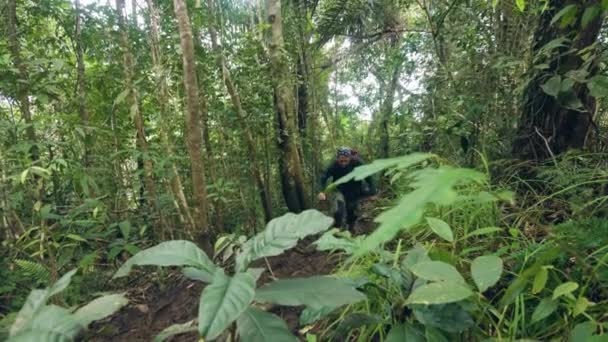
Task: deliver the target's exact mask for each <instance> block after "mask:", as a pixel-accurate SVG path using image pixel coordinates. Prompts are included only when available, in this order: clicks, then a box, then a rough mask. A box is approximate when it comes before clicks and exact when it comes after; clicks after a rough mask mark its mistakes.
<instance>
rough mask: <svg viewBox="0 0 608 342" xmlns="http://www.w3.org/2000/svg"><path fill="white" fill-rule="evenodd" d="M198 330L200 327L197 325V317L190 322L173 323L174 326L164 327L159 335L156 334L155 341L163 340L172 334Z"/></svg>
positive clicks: (160, 341)
mask: <svg viewBox="0 0 608 342" xmlns="http://www.w3.org/2000/svg"><path fill="white" fill-rule="evenodd" d="M197 330H198V328H197V327H196V320H195V319H193V320H191V321H189V322H186V323H182V324H173V325H172V326H170V327H168V328H166V329H164V330H163V331H161V332H160V333H159V334H158V335H156V337H154V342H162V341H164V340H166V339H167V338H169V337H171V336H174V335H179V334H183V333H187V332H192V331H197Z"/></svg>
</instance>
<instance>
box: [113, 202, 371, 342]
mask: <svg viewBox="0 0 608 342" xmlns="http://www.w3.org/2000/svg"><path fill="white" fill-rule="evenodd" d="M331 222H332V220H331V218H329V217H327V216H325V215H323V214H322V213H320V212H318V211H316V210H307V211H304V212H302V213H300V214H297V215H296V214H292V213H288V214H285V215H283V216H281V217H278V218H276V219H274V220H272V221H270V222H269V223H268V225H267V227H266V229H265V230H264V231H262V232H260V233H259V234H258V235H256V236H254V237H252V238H251V239H249V240H248V241H246V242H245V243H244V244H243V245H242V249H241V251H240V253H239V254H238V255H237V257H236V269H237V273H235V274H234V275H227V274H226V273H225V271H224V269H223V268H221V267H219V266H216V265H215V264H213V263H212V261H211V259H209V257H207V255H206V254H205V253H204V252H203V251H202V250H201V249H199V248H198V247H197V246H196V245H194V244H193V243H191V242H188V241H167V242H163V243H160V244H158V245H157V246H154V247H151V248H148V249H146V250H143V251H141V252H139V253H137V254H136V255H134V256H133V257H132V258H131V259H129V260H128V261H127V262H125V263H124V264H123V265H122V266H121V268H120V269H119V270H118V271H117V272H116V274H115V275H114V277H115V278H117V277H123V276H126V275H127V274H128V273H129V271H130V270H131V268H132V267H133V266H134V265H158V266H182V267H183V266H186V267H184V269H183V271H184V273H185V274H186V275H187V276H188V277H190V278H192V279H195V280H200V281H205V282H209V285H207V287H205V289H204V290H203V293H202V294H201V297H200V304H199V314H198V319H197V321H198V331H199V334H200V335H201V336H203V337H204V338H205V339H209V340H212V339H215V338H217V337H219V336H220V335H221V334H222V333H224V331H225V330H226V329H227V328H228V327H229V326H230V325H231V324H233V323H234V322H236V324H237V330H238V332H239V335H240V336H241V339H242V340H245V341H248V340H251V341H259V340H261V339H262V340H269V339H270V340H273V341H274V340H277V339H280V340H284V339H286V338H287V339H289V340H291V339H294V340H295V337H294V336H292V335H291V334H290V333H289V331H288V330H287V329H286V328H285V323H283V322H281V321H280V320H279V319H278V318H277V317H276V316H274V315H271V314H269V313H266V312H262V311H259V310H258V309H255V308H254V307H253V306H252V302H253V301H254V300H255V301H257V302H271V303H278V304H281V305H308V306H310V307H312V308H319V307H322V306H327V305H328V304H329V306H331V307H332V308H336V307H339V306H342V305H345V304H351V303H356V302H359V301H361V300H363V299H365V295H363V294H362V293H360V292H358V291H356V290H355V289H354V286H353V285H352V284H351V283H350V282H348V281H346V280H344V279H338V278H329V277H311V278H304V279H287V280H276V281H274V282H271V283H270V284H267V285H264V286H262V287H261V288H259V289H256V288H255V286H256V284H255V283H256V280H257V279H258V277H259V276H260V275H261V273H262V272H263V269H262V270H260V269H255V268H248V267H247V266H248V264H249V262H250V261H252V260H255V259H257V258H261V257H265V256H271V255H278V254H281V253H282V252H283V251H285V250H286V249H289V248H291V247H294V246H295V245H296V244H297V242H298V240H299V239H301V238H304V237H306V236H308V235H313V234H318V233H320V232H323V231H325V230H327V229H328V228H329V226H330V225H331ZM221 246H222V244H218V245H217V246H216V247H221ZM193 329H194V323H191V324H190V323H189V324H181V325H176V326H172V327H169V328H167V329H165V330H164V331H163V332H161V334H160V335H159V336H157V338H156V340H158V341H162V340H164V339H165V338H167V337H169V336H172V335H174V334H178V333H181V332H185V331H192V330H193Z"/></svg>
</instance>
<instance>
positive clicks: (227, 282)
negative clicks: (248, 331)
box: [198, 270, 255, 340]
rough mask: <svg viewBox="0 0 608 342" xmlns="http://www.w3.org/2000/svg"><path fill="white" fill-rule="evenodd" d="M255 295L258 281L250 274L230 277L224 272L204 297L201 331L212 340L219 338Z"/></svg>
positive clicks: (200, 309)
mask: <svg viewBox="0 0 608 342" xmlns="http://www.w3.org/2000/svg"><path fill="white" fill-rule="evenodd" d="M254 294H255V279H254V278H253V276H252V275H251V274H249V273H237V274H235V275H234V276H233V277H229V276H227V275H225V274H224V272H222V271H221V270H218V271H217V272H215V274H214V277H213V281H212V282H211V284H209V285H208V286H207V287H206V288H205V289H204V290H203V294H202V295H201V300H200V305H199V310H198V322H199V326H198V330H199V332H200V334H201V335H202V336H204V337H205V338H206V339H208V340H212V339H214V338H216V337H217V336H219V335H220V334H221V333H222V332H223V331H224V329H226V328H227V327H228V326H229V325H230V324H231V323H232V322H234V320H236V319H237V318H238V317H239V316H240V315H241V314H242V313H243V312H244V311H245V310H246V309H247V307H248V306H249V304H250V303H251V301H252V300H253V297H254Z"/></svg>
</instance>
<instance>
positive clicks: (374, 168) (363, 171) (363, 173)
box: [334, 153, 435, 185]
mask: <svg viewBox="0 0 608 342" xmlns="http://www.w3.org/2000/svg"><path fill="white" fill-rule="evenodd" d="M434 156H435V155H434V154H430V153H412V154H408V155H405V156H401V157H395V158H388V159H376V160H374V161H373V162H371V163H369V164H366V165H361V166H358V167H356V168H355V169H354V170H353V171H352V172H351V173H349V174H347V175H346V176H344V177H342V178H340V179H338V180H336V181H335V182H334V185H339V184H343V183H346V182H349V181H351V180H353V179H354V180H362V179H365V178H367V177H369V176H371V175H373V174H376V173H378V172H380V171H382V170H386V169H389V168H397V169H405V168H408V167H410V166H412V165H415V164H418V163H420V162H423V161H425V160H427V159H429V158H432V157H434Z"/></svg>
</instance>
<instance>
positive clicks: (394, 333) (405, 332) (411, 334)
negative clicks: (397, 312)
mask: <svg viewBox="0 0 608 342" xmlns="http://www.w3.org/2000/svg"><path fill="white" fill-rule="evenodd" d="M384 341H385V342H426V338H425V337H424V333H423V332H422V331H421V330H420V329H418V328H417V327H415V326H414V325H413V324H412V323H409V322H405V323H401V324H397V325H394V326H393V327H392V328H391V330H390V331H389V333H388V335H387V336H386V339H385V340H384Z"/></svg>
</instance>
